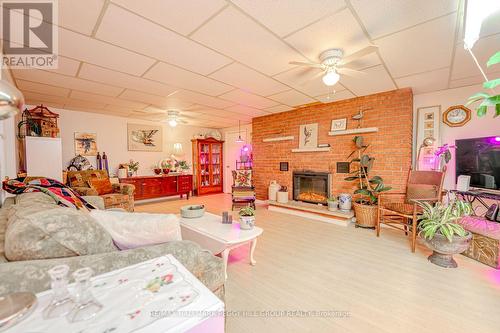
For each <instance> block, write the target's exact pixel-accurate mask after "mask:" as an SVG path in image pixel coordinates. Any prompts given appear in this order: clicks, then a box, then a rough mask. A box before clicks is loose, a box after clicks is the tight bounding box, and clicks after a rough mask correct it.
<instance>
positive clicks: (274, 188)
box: [267, 180, 281, 201]
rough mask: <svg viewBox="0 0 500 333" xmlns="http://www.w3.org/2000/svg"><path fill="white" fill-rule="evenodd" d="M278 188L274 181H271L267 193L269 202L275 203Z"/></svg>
mask: <svg viewBox="0 0 500 333" xmlns="http://www.w3.org/2000/svg"><path fill="white" fill-rule="evenodd" d="M280 187H281V186H280V185H279V184H278V183H277V182H276V181H275V180H271V184H270V185H269V190H268V193H267V194H268V198H269V200H271V201H276V194H277V193H278V191H279V189H280Z"/></svg>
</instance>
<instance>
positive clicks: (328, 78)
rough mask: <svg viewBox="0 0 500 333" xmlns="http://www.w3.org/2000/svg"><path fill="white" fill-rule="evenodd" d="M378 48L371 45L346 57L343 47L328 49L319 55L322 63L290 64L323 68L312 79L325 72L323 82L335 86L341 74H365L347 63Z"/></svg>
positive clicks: (295, 62)
mask: <svg viewBox="0 0 500 333" xmlns="http://www.w3.org/2000/svg"><path fill="white" fill-rule="evenodd" d="M377 49H378V47H377V46H375V45H370V46H368V47H365V48H364V49H361V50H359V51H358V52H354V53H353V54H350V55H348V56H346V57H344V51H343V50H342V49H337V48H335V49H328V50H326V51H323V52H321V54H320V55H319V59H320V60H321V63H316V62H302V61H291V62H290V64H291V65H299V66H308V67H312V68H319V69H321V70H322V71H321V72H319V73H318V74H317V75H315V76H314V77H312V78H311V79H310V80H312V79H314V78H316V77H318V76H320V75H322V74H323V83H324V84H325V85H327V86H333V85H335V84H336V83H337V82H338V81H339V80H340V74H343V75H347V76H356V75H359V74H364V73H363V72H362V71H358V70H354V69H352V68H349V67H346V65H347V64H349V63H351V62H353V61H355V60H357V59H359V58H362V57H364V56H366V55H368V54H371V53H374V52H376V51H377Z"/></svg>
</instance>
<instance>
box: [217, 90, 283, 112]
mask: <svg viewBox="0 0 500 333" xmlns="http://www.w3.org/2000/svg"><path fill="white" fill-rule="evenodd" d="M219 97H220V98H222V99H225V100H228V101H232V102H235V103H237V104H243V105H246V106H251V107H254V108H257V109H264V108H269V107H271V106H275V105H276V104H278V103H276V102H275V101H272V100H270V99H267V98H265V97H261V96H257V95H254V94H250V93H247V92H245V91H243V90H233V91H230V92H228V93H225V94H224V95H220V96H219Z"/></svg>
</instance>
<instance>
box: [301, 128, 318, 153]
mask: <svg viewBox="0 0 500 333" xmlns="http://www.w3.org/2000/svg"><path fill="white" fill-rule="evenodd" d="M299 148H318V123H315V124H306V125H300V133H299Z"/></svg>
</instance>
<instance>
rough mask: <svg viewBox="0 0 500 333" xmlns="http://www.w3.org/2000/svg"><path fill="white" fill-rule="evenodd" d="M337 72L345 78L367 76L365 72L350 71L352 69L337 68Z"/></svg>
mask: <svg viewBox="0 0 500 333" xmlns="http://www.w3.org/2000/svg"><path fill="white" fill-rule="evenodd" d="M337 72H338V73H339V74H342V75H345V76H352V77H360V76H363V75H366V73H365V72H362V71H357V70H354V69H350V68H337Z"/></svg>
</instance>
